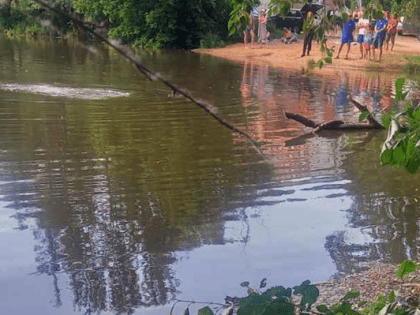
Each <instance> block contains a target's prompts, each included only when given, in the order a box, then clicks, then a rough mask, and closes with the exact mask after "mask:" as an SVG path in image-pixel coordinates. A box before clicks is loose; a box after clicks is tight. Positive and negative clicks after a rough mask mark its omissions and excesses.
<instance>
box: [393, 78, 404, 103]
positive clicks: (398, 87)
mask: <svg viewBox="0 0 420 315" xmlns="http://www.w3.org/2000/svg"><path fill="white" fill-rule="evenodd" d="M404 81H405V79H404V78H398V79H396V80H395V100H397V101H400V100H402V88H403V85H404Z"/></svg>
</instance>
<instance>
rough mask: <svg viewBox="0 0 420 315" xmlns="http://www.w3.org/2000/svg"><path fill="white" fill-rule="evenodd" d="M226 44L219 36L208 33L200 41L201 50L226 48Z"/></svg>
mask: <svg viewBox="0 0 420 315" xmlns="http://www.w3.org/2000/svg"><path fill="white" fill-rule="evenodd" d="M224 46H226V43H225V42H224V41H223V40H222V39H221V38H220V36H218V35H217V34H213V33H208V34H207V35H205V36H204V37H203V38H202V39H201V40H200V48H218V47H224Z"/></svg>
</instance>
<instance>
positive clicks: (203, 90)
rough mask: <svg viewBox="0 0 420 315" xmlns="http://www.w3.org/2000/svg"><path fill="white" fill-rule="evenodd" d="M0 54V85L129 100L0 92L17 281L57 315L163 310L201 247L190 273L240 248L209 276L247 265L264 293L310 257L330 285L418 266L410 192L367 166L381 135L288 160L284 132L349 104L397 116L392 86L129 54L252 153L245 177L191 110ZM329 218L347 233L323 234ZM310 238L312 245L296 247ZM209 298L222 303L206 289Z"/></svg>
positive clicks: (350, 115) (77, 60) (209, 125)
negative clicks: (346, 277)
mask: <svg viewBox="0 0 420 315" xmlns="http://www.w3.org/2000/svg"><path fill="white" fill-rule="evenodd" d="M1 40H2V42H1V43H3V41H4V45H0V47H1V51H2V54H0V71H1V74H2V80H4V82H8V83H10V82H19V83H17V84H22V85H25V86H29V85H31V84H35V83H39V82H38V80H39V78H43V82H46V84H49V85H53V84H56V83H57V82H58V84H62V85H63V86H72V87H73V86H86V87H87V88H92V89H94V88H95V89H96V88H98V85H99V86H100V89H101V90H102V89H105V90H107V89H112V90H113V91H114V90H115V91H127V93H129V95H128V96H127V97H123V98H116V99H109V98H107V99H96V100H84V99H73V98H72V99H70V98H52V97H51V96H50V95H42V94H29V93H20V92H10V91H4V90H2V91H0V99H1V101H0V119H2V124H0V180H1V181H2V182H1V184H0V195H1V201H3V202H4V203H5V204H7V207H9V208H11V209H14V211H15V214H14V220H15V221H16V222H17V224H18V229H20V231H21V233H23V232H24V231H27V230H31V231H33V235H34V238H35V255H36V257H35V259H34V260H35V265H36V268H34V269H35V270H32V271H34V273H35V275H36V276H40V275H48V276H49V277H50V278H51V282H52V285H53V292H52V294H53V297H54V301H53V304H54V306H55V307H63V305H65V304H66V302H68V301H67V300H71V302H70V303H73V304H74V306H75V309H76V311H77V312H84V313H93V312H105V311H111V312H115V313H133V312H135V311H136V310H138V309H140V310H144V309H145V308H148V307H152V306H157V305H164V304H166V303H168V302H169V301H170V300H171V299H172V298H174V297H177V296H179V295H180V294H181V293H182V292H180V287H181V286H182V283H183V282H187V279H185V278H181V273H182V272H181V269H182V264H181V261H180V260H181V259H180V257H184V254H185V255H189V254H191V255H193V253H195V252H197V251H198V250H199V249H206V248H207V249H208V248H210V249H208V250H209V252H210V255H209V256H207V258H206V256H205V255H204V256H200V257H199V259H198V260H196V261H194V264H195V265H194V268H195V269H198V270H199V271H201V270H200V269H201V268H202V266H203V265H204V264H205V263H206V262H207V261H209V260H210V258H209V257H213V255H214V254H213V253H214V252H216V250H217V249H220V248H225V249H229V250H231V251H232V252H234V249H236V247H235V245H238V244H241V245H243V247H241V249H240V251H241V253H243V252H245V256H247V257H246V258H244V257H243V256H240V255H239V254H238V255H237V256H238V257H232V255H230V256H227V257H228V258H227V259H226V260H225V261H222V259H221V258H220V261H221V262H219V265H217V266H216V267H214V268H215V269H216V270H217V268H220V270H221V271H220V273H222V277H228V276H230V275H229V274H228V272H227V271H224V268H226V269H227V267H229V266H233V268H235V269H236V268H237V270H235V271H236V272H238V273H240V275H239V276H240V277H243V274H244V272H250V273H251V272H252V271H251V270H250V269H251V268H249V266H247V267H248V268H243V269H240V268H239V267H237V266H238V265H240V263H242V261H243V260H246V259H251V258H249V257H256V260H258V266H257V267H256V269H260V268H261V269H262V270H264V271H265V270H275V272H274V271H272V275H271V276H272V277H273V278H275V279H276V277H278V278H285V277H287V276H288V275H289V274H290V275H291V277H292V276H295V275H296V274H302V273H303V271H302V270H301V269H299V270H298V271H296V270H295V269H294V268H296V267H295V266H297V265H299V261H298V260H299V259H300V258H301V257H302V256H303V257H304V258H305V257H306V256H308V255H314V256H313V257H312V256H311V257H309V259H310V260H311V261H312V260H316V259H318V256H322V255H323V254H324V252H325V250H324V249H323V248H322V246H324V247H325V248H326V250H327V251H328V253H329V254H330V256H331V258H332V260H328V262H331V264H332V263H334V264H335V266H336V270H337V273H338V274H339V275H340V274H344V273H346V272H351V271H355V270H358V269H359V268H361V267H363V266H364V264H365V263H366V262H367V261H370V260H373V259H377V258H383V259H386V260H388V261H397V260H401V259H403V258H405V257H412V258H415V257H416V256H417V255H418V250H417V246H418V244H417V243H418V237H417V235H418V228H417V221H418V214H417V212H418V211H417V210H416V209H417V208H416V207H415V206H416V203H417V200H420V198H419V199H417V198H418V191H417V188H416V187H417V182H418V176H414V177H413V176H411V177H410V176H407V175H406V174H404V173H403V172H401V170H395V169H392V168H388V167H381V166H380V165H379V162H378V155H379V148H380V143H381V141H382V140H383V136H384V135H383V134H381V133H380V132H357V133H348V134H343V133H333V132H331V133H325V134H322V135H321V136H313V137H311V138H305V139H300V141H297V142H296V141H295V142H294V143H291V142H290V141H291V140H293V139H295V138H296V137H299V136H300V135H302V134H304V133H306V132H307V131H308V130H307V128H305V127H302V126H301V125H299V124H298V123H296V122H294V121H291V120H287V119H286V118H285V116H284V115H283V111H290V112H295V113H299V114H302V115H304V116H307V117H309V118H311V119H314V120H316V121H325V120H332V119H337V118H340V119H344V120H346V121H357V119H358V112H357V110H356V109H355V108H353V107H352V106H351V104H349V103H348V100H347V97H348V96H349V95H350V94H351V95H352V96H353V97H355V98H356V99H357V100H359V101H360V102H363V103H364V104H367V105H369V107H370V108H371V109H372V110H376V111H377V112H378V113H379V112H381V111H387V110H389V109H390V108H393V106H395V105H394V104H392V102H391V101H390V100H391V98H390V97H391V95H392V93H393V91H394V87H393V85H392V78H385V79H384V78H382V77H380V76H375V75H373V76H366V75H360V76H354V75H346V74H343V75H342V76H341V77H340V78H339V79H338V80H337V78H336V77H322V76H318V75H302V74H301V73H295V72H290V71H286V70H281V69H280V70H274V69H271V68H270V67H268V66H261V65H256V64H253V63H252V62H251V61H247V62H246V63H244V64H243V65H242V66H238V65H235V64H232V63H228V62H223V61H220V60H218V59H215V58H209V57H208V56H207V57H205V56H198V55H195V54H193V53H190V52H187V53H184V52H166V53H165V52H159V53H155V54H151V55H147V53H144V55H143V56H142V57H143V58H144V59H145V60H144V61H145V62H146V63H149V64H153V65H154V66H155V67H156V68H155V69H157V70H160V71H162V72H164V73H165V74H166V73H167V74H168V75H169V76H170V77H171V79H173V80H174V81H175V82H176V83H177V84H179V85H181V86H184V84H185V86H187V88H188V89H189V90H191V92H192V93H193V95H195V96H197V97H200V98H202V99H204V100H207V101H209V102H211V103H212V104H214V105H215V106H217V109H218V113H220V114H221V115H222V116H223V117H224V118H226V119H227V120H228V121H230V122H232V123H234V124H235V126H238V127H239V128H242V129H243V130H244V131H246V132H247V133H249V134H250V135H251V136H253V137H254V138H255V139H257V140H260V141H262V142H263V143H264V145H263V148H264V151H265V153H266V154H267V156H268V157H269V159H268V160H267V161H261V159H260V158H259V156H258V155H257V153H256V152H255V151H253V149H252V148H250V147H249V145H248V144H247V143H245V142H244V140H243V139H241V138H239V137H234V136H232V134H231V133H230V132H229V131H228V130H226V129H223V128H221V127H220V125H219V124H218V123H217V122H216V121H213V120H212V118H211V117H208V116H207V115H203V113H202V112H201V111H200V110H197V108H195V107H194V106H193V105H192V104H190V103H188V102H185V101H183V100H182V99H175V100H173V99H169V100H168V99H167V98H166V95H167V93H168V91H164V92H162V89H160V88H159V87H157V86H156V85H153V83H149V82H147V81H144V80H143V81H142V80H140V79H139V75H138V74H137V73H136V71H135V70H134V69H133V68H132V67H131V66H130V65H129V64H126V63H124V62H123V61H122V60H121V59H119V58H118V56H115V55H113V54H112V53H110V52H109V51H107V50H106V49H105V48H104V47H102V46H100V45H98V46H94V47H91V46H86V47H85V46H83V45H76V44H74V43H68V42H65V41H59V42H44V41H36V42H30V41H29V42H26V41H20V40H16V41H14V40H9V39H1ZM62 57H63V58H62ZM174 60H175V61H176V62H174ZM178 61H179V62H178ZM25 69H26V70H29V71H28V72H26V71H25ZM187 74H188V75H187ZM2 82H3V81H2ZM150 91H152V92H150ZM156 91H158V92H159V93H155V92H156ZM210 91H211V92H210ZM330 209H332V210H330ZM343 213H344V216H343ZM343 217H344V219H343V221H345V222H346V223H347V224H348V226H347V227H345V229H344V228H338V227H336V226H338V225H336V224H337V223H336V222H335V221H336V220H337V218H338V219H339V218H343ZM263 220H265V221H263ZM261 222H265V223H264V224H263V223H261ZM314 222H317V223H316V224H318V225H316V224H315V223H314ZM340 227H341V225H340ZM356 230H357V231H358V233H359V235H358V236H357V237H356V236H354V237H353V236H352V235H350V231H353V232H354V231H356ZM261 231H264V233H265V232H266V234H267V235H268V236H267V238H264V237H263V236H261V234H263V233H262V232H261ZM324 235H325V236H324ZM317 238H320V243H319V244H321V246H318V247H319V248H318V247H317V248H315V249H314V248H308V247H309V246H312V244H314V243H312V241H313V240H314V239H317ZM267 244H269V246H268V245H267ZM296 244H297V246H296ZM316 244H318V243H316ZM205 245H209V246H205ZM210 245H211V246H210ZM221 245H222V246H221ZM256 247H258V249H255V248H256ZM273 248H275V249H273ZM248 252H249V255H248V254H247V253H248ZM301 252H303V253H301ZM307 252H308V253H309V254H307ZM290 253H291V254H290ZM288 254H289V256H287V255H288ZM32 255H33V253H32V251H31V253H27V256H26V258H27V259H28V257H32ZM299 255H301V256H299ZM203 257H204V258H203ZM260 257H263V258H264V259H262V258H260ZM296 257H298V258H299V259H296ZM213 258H214V257H213ZM306 258H307V257H306ZM200 259H201V260H200ZM293 259H295V260H293ZM215 260H219V257H216V258H215ZM319 261H322V262H323V263H324V262H325V261H323V260H322V259H320V260H319ZM216 262H217V261H216ZM225 262H226V263H225ZM223 264H225V265H223ZM227 265H229V266H227ZM250 265H251V266H252V264H250ZM284 266H286V267H287V268H286V267H284ZM320 266H321V263H320V264H319V265H317V266H316V267H320ZM281 267H283V268H281ZM316 267H314V268H316ZM331 268H332V267H331ZM222 269H223V270H222ZM303 269H305V270H306V269H309V268H306V267H305V268H303ZM331 270H332V269H331ZM331 270H328V273H327V274H328V276H330V275H331V273H332V271H331ZM294 272H295V273H294ZM317 272H319V271H317ZM190 273H192V270H188V273H187V274H188V275H189V274H190ZM202 273H205V272H204V271H203V272H202ZM35 275H32V277H34V276H35ZM63 275H65V276H66V277H67V278H65V279H66V280H67V282H66V280H64V281H63V280H62V279H63ZM316 275H317V273H313V276H314V277H316ZM323 275H324V274H323ZM209 277H216V274H210V275H209ZM200 279H201V278H200ZM241 280H244V279H241ZM281 280H282V279H281ZM25 281H26V278H25V280H23V281H22V283H23V284H25V283H26V282H25ZM196 281H200V280H196ZM279 281H280V280H279ZM293 281H295V279H293ZM191 282H193V280H192V281H191ZM191 282H189V284H191ZM238 283H239V281H238ZM206 284H207V283H206ZM276 284H279V283H276ZM281 284H284V283H281ZM293 284H296V282H293ZM208 285H209V286H211V290H212V291H220V286H221V284H220V283H210V284H208ZM222 285H224V284H222ZM66 288H69V290H70V291H71V294H72V295H73V298H72V299H71V298H70V299H69V298H68V297H67V296H66V295H65V293H64V292H65V290H66ZM34 290H36V289H35V288H34ZM184 290H186V289H185V288H184ZM194 294H197V295H198V294H201V292H194ZM221 294H223V292H222V293H221ZM210 299H211V298H210ZM19 302H20V301H17V300H13V301H12V302H11V303H15V304H18V303H19ZM45 303H48V301H45Z"/></svg>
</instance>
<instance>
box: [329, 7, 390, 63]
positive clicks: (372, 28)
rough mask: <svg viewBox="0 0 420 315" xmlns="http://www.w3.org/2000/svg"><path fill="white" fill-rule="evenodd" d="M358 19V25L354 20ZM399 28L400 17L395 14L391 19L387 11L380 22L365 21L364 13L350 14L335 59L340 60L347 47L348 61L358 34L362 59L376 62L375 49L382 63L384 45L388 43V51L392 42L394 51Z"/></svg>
mask: <svg viewBox="0 0 420 315" xmlns="http://www.w3.org/2000/svg"><path fill="white" fill-rule="evenodd" d="M356 17H357V18H358V21H357V23H356V22H355V20H354V18H356ZM397 26H398V17H397V16H396V15H395V14H394V15H393V16H392V18H390V17H389V12H387V11H384V12H383V17H382V18H381V19H378V20H374V19H372V20H368V19H365V18H364V12H363V11H359V12H356V13H353V14H350V16H349V19H348V21H347V22H346V23H345V24H344V26H343V30H342V36H341V45H340V48H339V49H338V53H337V56H336V57H335V58H336V59H339V58H340V53H341V50H342V49H343V46H344V45H347V54H346V57H345V59H348V56H349V52H350V46H351V43H352V42H353V41H354V35H355V34H357V40H356V41H357V42H358V43H359V46H360V59H363V58H365V59H372V60H376V57H375V49H379V59H378V61H381V59H382V47H383V45H384V43H386V50H388V48H389V42H391V50H393V49H394V43H395V35H396V33H397Z"/></svg>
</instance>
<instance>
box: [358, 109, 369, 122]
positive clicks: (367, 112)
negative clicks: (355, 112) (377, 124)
mask: <svg viewBox="0 0 420 315" xmlns="http://www.w3.org/2000/svg"><path fill="white" fill-rule="evenodd" d="M369 114H370V113H369V111H364V112H361V113H360V115H359V122H362V121H364V120H366V118H367V117H368V116H369Z"/></svg>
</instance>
